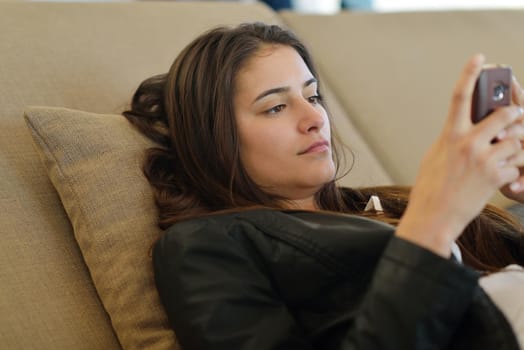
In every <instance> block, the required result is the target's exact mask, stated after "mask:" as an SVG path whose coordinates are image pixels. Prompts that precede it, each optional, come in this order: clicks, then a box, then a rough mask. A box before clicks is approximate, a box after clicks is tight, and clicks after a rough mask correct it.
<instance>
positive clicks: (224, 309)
mask: <svg viewBox="0 0 524 350" xmlns="http://www.w3.org/2000/svg"><path fill="white" fill-rule="evenodd" d="M196 231H198V232H196ZM225 231H226V229H225V228H223V227H220V226H219V225H211V224H209V223H206V224H205V225H204V226H200V225H199V227H192V226H191V225H187V226H183V227H181V228H180V229H179V230H177V231H171V232H169V234H166V235H164V236H163V237H162V238H161V239H160V240H159V241H158V242H157V244H156V245H155V247H154V250H153V265H154V270H155V280H156V284H157V289H158V291H159V294H160V298H161V301H162V303H163V305H164V308H165V310H166V312H167V315H168V319H169V321H170V323H171V326H172V327H173V329H174V330H175V331H176V336H177V338H178V340H179V342H180V344H181V346H182V348H183V349H189V350H201V349H213V350H221V349H224V350H231V349H236V350H265V349H304V350H306V349H312V346H311V345H310V344H309V343H308V340H307V337H306V335H305V334H304V332H303V331H302V330H301V329H300V327H299V326H298V325H297V324H296V322H295V321H294V319H293V318H292V316H291V315H290V314H289V312H288V310H287V308H286V306H285V305H284V304H283V303H282V302H281V301H280V300H279V296H278V294H277V292H276V291H275V288H273V287H272V284H271V281H270V279H269V278H268V277H267V276H266V275H265V274H264V272H263V271H264V267H263V266H262V263H260V264H258V263H257V262H256V261H257V260H256V259H254V258H253V256H248V252H247V251H246V248H245V247H242V246H241V245H240V243H239V242H238V241H237V240H236V239H234V238H233V237H231V236H230V235H229V234H228V233H227V232H225Z"/></svg>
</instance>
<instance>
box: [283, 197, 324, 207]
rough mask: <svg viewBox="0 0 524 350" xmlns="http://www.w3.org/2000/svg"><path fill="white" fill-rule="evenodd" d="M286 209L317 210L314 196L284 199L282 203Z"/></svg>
mask: <svg viewBox="0 0 524 350" xmlns="http://www.w3.org/2000/svg"><path fill="white" fill-rule="evenodd" d="M284 206H285V207H286V209H298V210H318V209H319V208H318V206H317V204H316V203H315V197H314V196H313V197H308V198H303V199H293V200H289V201H286V203H285V204H284Z"/></svg>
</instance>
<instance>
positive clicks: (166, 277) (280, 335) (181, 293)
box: [153, 221, 478, 350]
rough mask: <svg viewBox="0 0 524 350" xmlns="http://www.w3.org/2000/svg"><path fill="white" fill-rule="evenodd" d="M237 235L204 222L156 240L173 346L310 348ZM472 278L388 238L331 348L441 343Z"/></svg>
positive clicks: (369, 349) (454, 325) (462, 308)
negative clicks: (357, 304) (177, 343)
mask: <svg viewBox="0 0 524 350" xmlns="http://www.w3.org/2000/svg"><path fill="white" fill-rule="evenodd" d="M239 237H241V235H238V236H235V235H234V233H233V234H232V233H231V232H228V229H227V228H226V227H223V226H221V225H215V224H212V222H210V221H204V222H203V223H202V222H199V223H198V224H196V225H191V224H188V225H186V226H183V227H182V226H180V227H178V229H177V231H171V232H169V234H167V235H165V236H164V237H163V238H162V239H161V240H159V242H158V243H157V244H156V245H155V248H154V252H153V262H154V268H155V278H156V283H157V288H158V291H159V293H160V298H161V300H162V302H163V304H164V307H165V309H166V311H167V314H168V318H169V320H170V322H171V325H172V327H173V328H174V329H175V331H176V334H177V337H178V339H179V341H180V344H181V345H182V347H183V348H184V349H189V350H200V349H213V350H215V349H216V350H220V349H228V350H229V349H241V350H251V349H253V350H255V349H256V350H269V349H297V350H298V349H300V350H306V349H313V345H312V342H311V341H310V339H308V336H307V335H306V334H305V332H304V331H303V330H302V329H301V327H300V326H299V324H297V322H295V320H294V318H293V317H292V315H291V314H290V312H289V310H288V309H287V307H286V305H285V304H284V303H283V302H282V300H281V298H280V296H279V294H278V291H277V289H276V288H275V287H274V286H273V284H272V282H271V279H270V277H269V274H267V273H265V271H266V267H265V265H264V260H263V259H258V257H257V253H256V250H255V249H254V250H253V251H250V248H249V244H246V243H245V242H242V241H241V238H239ZM477 279H478V276H477V274H476V273H474V272H473V271H470V270H468V269H465V268H463V267H461V266H459V265H458V264H457V263H455V262H453V261H450V260H446V259H443V258H441V257H439V256H437V255H435V254H432V253H430V252H429V251H427V250H425V249H423V248H420V247H418V246H416V245H413V244H411V243H409V242H407V241H404V240H401V239H399V238H396V237H394V238H392V239H391V240H390V241H389V243H388V244H387V246H386V248H385V250H384V252H383V254H382V256H381V258H380V260H379V263H378V264H377V266H376V269H375V271H374V272H373V277H372V280H371V283H370V285H369V288H368V289H367V290H366V292H365V296H364V299H363V301H362V303H361V306H360V307H359V308H358V309H357V310H353V311H351V317H352V321H351V322H349V323H348V324H347V329H346V331H342V330H341V331H342V336H341V338H339V341H337V343H338V345H337V346H335V347H336V348H338V349H343V350H379V349H380V350H384V349H402V350H413V349H446V348H447V347H448V345H449V342H450V341H451V339H452V337H453V334H454V332H455V331H456V329H458V328H459V327H458V325H459V323H460V322H461V320H462V318H463V315H464V314H465V313H466V310H467V309H468V307H469V306H470V304H471V300H472V298H473V295H474V294H475V290H476V289H477V288H478V283H477ZM339 334H340V333H339Z"/></svg>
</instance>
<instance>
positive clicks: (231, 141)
mask: <svg viewBox="0 0 524 350" xmlns="http://www.w3.org/2000/svg"><path fill="white" fill-rule="evenodd" d="M268 45H285V46H289V47H292V48H293V49H294V50H295V51H296V52H297V53H298V54H299V55H300V56H301V57H302V59H303V60H304V62H305V64H306V65H307V67H308V68H309V70H310V71H311V73H312V74H313V76H314V77H315V78H317V80H318V74H317V70H316V69H315V66H314V64H313V60H312V58H311V55H310V54H309V52H308V50H307V49H306V47H305V46H304V45H303V44H302V42H301V41H300V40H299V39H298V38H297V37H296V36H295V35H294V34H293V33H292V32H290V31H288V30H285V29H283V28H281V27H279V26H276V25H266V24H263V23H248V24H242V25H240V26H237V27H233V28H228V27H219V28H215V29H212V30H210V31H208V32H206V33H204V34H202V35H200V36H199V37H197V38H196V39H195V40H193V41H192V42H191V43H190V44H189V45H188V46H186V47H185V48H184V49H183V50H182V52H181V53H180V54H179V55H178V57H177V58H176V59H175V61H174V63H173V65H172V66H171V68H170V70H169V72H168V73H166V74H160V75H157V76H154V77H151V78H149V79H146V80H145V81H144V82H142V83H141V84H140V86H139V87H138V89H137V90H136V92H135V94H134V96H133V99H132V102H131V108H130V109H129V110H127V111H125V112H124V113H123V114H124V116H125V117H126V118H127V119H128V120H129V121H130V122H131V123H132V124H133V125H135V126H136V127H137V128H138V129H139V130H140V131H141V132H142V133H144V134H145V135H146V136H148V137H149V138H150V139H151V140H153V141H155V142H156V143H157V145H158V146H157V147H153V148H151V149H149V150H148V151H147V154H146V157H145V162H144V173H145V175H146V177H147V178H148V180H149V182H150V183H151V185H152V187H153V189H154V193H155V200H156V204H157V206H158V211H159V226H160V227H161V228H162V229H166V228H168V227H169V226H171V225H173V224H174V223H176V222H178V221H181V220H187V219H191V218H196V217H199V216H202V215H209V214H214V213H217V212H224V211H238V210H246V209H252V208H258V207H265V208H273V209H284V206H283V205H284V204H283V202H285V199H284V198H281V197H279V196H277V195H274V194H270V193H267V192H264V191H263V190H262V189H261V188H260V187H259V186H257V185H256V184H255V183H254V182H253V181H252V180H251V179H250V177H249V176H248V175H247V173H246V171H245V169H244V167H243V165H242V163H241V161H240V157H239V147H240V145H239V137H238V130H237V127H236V122H235V117H234V116H235V111H234V108H233V96H234V94H235V78H236V76H237V73H238V72H239V70H240V69H241V68H242V67H243V66H244V65H245V64H246V63H247V61H248V60H249V59H250V58H251V57H252V56H253V55H254V54H255V53H257V52H258V51H259V50H260V49H261V48H262V47H264V46H268ZM320 90H321V87H320V86H319V96H321V94H320ZM320 100H321V103H322V104H323V106H324V107H325V108H326V109H327V106H325V104H324V102H323V101H322V99H321V98H320ZM328 115H329V113H328ZM331 128H332V130H331V131H332V133H331V135H332V140H331V144H332V145H333V159H334V162H335V165H336V169H337V176H338V177H340V176H342V175H344V172H347V171H349V170H348V168H349V167H347V166H346V160H345V158H344V156H345V153H343V152H340V151H339V149H340V147H342V145H341V144H340V142H339V141H338V138H337V137H336V134H335V130H333V123H331ZM371 195H378V196H379V197H380V198H381V201H382V203H383V206H384V212H382V213H375V212H365V211H364V207H365V205H366V203H367V201H368V199H369V197H370V196H371ZM408 196H409V188H407V187H373V188H361V189H350V188H339V187H337V186H336V184H335V180H333V181H331V182H329V183H326V184H325V185H324V186H323V187H322V188H321V190H320V191H319V192H318V193H317V194H316V196H315V201H316V204H317V205H318V207H319V208H322V210H326V211H330V212H339V213H349V214H355V215H363V216H368V217H371V218H373V219H377V220H381V221H385V222H388V223H390V224H393V225H396V224H397V223H398V221H399V219H400V217H401V216H402V213H403V212H404V209H405V207H406V204H407V201H408ZM523 237H524V235H523V234H522V230H521V228H520V225H519V224H518V222H517V221H515V220H514V219H512V217H511V216H509V215H508V214H507V213H505V212H503V211H501V210H499V209H497V208H495V207H492V206H488V207H487V208H486V209H485V210H484V211H483V212H482V214H481V215H480V216H479V217H478V218H476V219H475V220H474V221H473V222H472V223H471V224H470V225H469V226H468V227H467V228H466V230H465V232H464V234H463V235H462V236H461V238H460V239H459V245H460V246H461V248H462V250H463V255H464V261H465V263H466V264H469V265H470V266H472V267H475V268H477V269H481V270H486V271H494V270H496V269H499V268H501V267H503V266H505V265H508V264H510V263H520V264H523V263H524V238H523ZM494 252H496V254H494Z"/></svg>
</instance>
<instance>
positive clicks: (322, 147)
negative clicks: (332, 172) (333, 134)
mask: <svg viewBox="0 0 524 350" xmlns="http://www.w3.org/2000/svg"><path fill="white" fill-rule="evenodd" d="M328 150H329V142H328V141H326V140H321V141H317V142H315V143H312V144H311V145H310V146H309V147H308V148H306V149H305V150H303V151H300V152H298V155H302V154H307V153H322V152H326V151H328Z"/></svg>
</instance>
